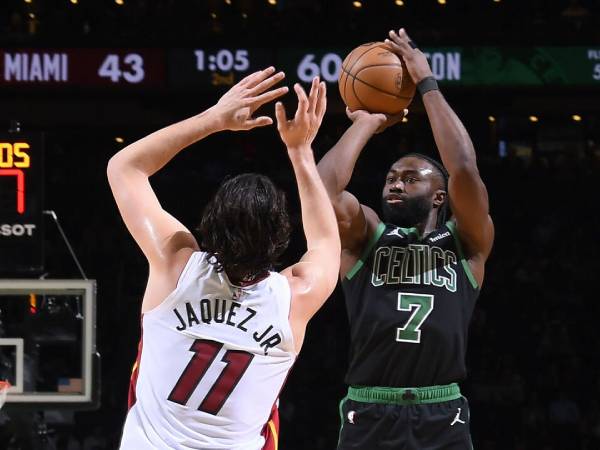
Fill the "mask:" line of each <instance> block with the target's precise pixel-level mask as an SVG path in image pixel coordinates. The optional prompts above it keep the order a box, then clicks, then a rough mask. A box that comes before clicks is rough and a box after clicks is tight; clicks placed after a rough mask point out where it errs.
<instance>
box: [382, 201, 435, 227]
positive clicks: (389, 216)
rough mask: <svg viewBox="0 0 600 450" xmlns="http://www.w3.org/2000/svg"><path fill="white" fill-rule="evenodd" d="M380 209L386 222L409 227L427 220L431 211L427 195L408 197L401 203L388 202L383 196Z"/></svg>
mask: <svg viewBox="0 0 600 450" xmlns="http://www.w3.org/2000/svg"><path fill="white" fill-rule="evenodd" d="M381 209H382V211H383V219H384V220H385V222H386V223H392V224H394V225H397V226H399V227H403V228H410V227H414V226H415V225H417V224H419V223H423V222H425V221H426V220H427V217H429V212H430V211H431V202H430V200H429V198H428V196H427V195H422V196H419V197H409V198H406V200H404V201H403V202H402V203H388V202H387V201H386V200H385V198H384V199H382V202H381Z"/></svg>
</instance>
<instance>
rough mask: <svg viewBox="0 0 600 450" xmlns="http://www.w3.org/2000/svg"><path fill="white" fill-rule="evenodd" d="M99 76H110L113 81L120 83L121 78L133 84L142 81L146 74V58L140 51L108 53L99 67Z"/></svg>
mask: <svg viewBox="0 0 600 450" xmlns="http://www.w3.org/2000/svg"><path fill="white" fill-rule="evenodd" d="M98 76H100V77H102V78H109V79H110V81H112V82H113V83H118V82H119V81H121V79H123V80H125V81H126V82H128V83H132V84H135V83H140V82H141V81H144V76H145V72H144V58H142V56H141V55H139V54H138V53H128V54H127V55H124V56H122V55H116V54H109V55H106V58H104V61H102V64H101V65H100V68H99V69H98Z"/></svg>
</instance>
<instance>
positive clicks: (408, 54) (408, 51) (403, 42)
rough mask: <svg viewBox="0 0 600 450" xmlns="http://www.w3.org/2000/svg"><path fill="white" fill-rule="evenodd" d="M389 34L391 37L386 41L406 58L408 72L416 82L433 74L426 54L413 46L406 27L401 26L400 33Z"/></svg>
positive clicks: (391, 32) (393, 49)
mask: <svg viewBox="0 0 600 450" xmlns="http://www.w3.org/2000/svg"><path fill="white" fill-rule="evenodd" d="M389 36H390V38H389V39H386V40H385V43H386V44H388V45H389V46H390V49H391V50H392V51H393V52H394V53H396V54H397V55H398V56H401V57H402V58H403V59H404V62H405V63H406V68H407V69H408V73H409V74H410V77H411V78H412V80H413V82H414V83H415V84H419V81H421V80H422V79H423V78H426V77H430V76H433V73H432V72H431V67H429V63H428V62H427V58H426V57H425V54H424V53H423V52H422V51H421V50H419V49H418V48H413V46H414V44H413V42H412V41H411V40H410V38H409V37H408V34H406V30H404V28H400V30H399V31H398V33H396V32H395V31H390V32H389ZM411 44H412V45H411Z"/></svg>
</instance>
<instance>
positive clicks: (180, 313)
mask: <svg viewBox="0 0 600 450" xmlns="http://www.w3.org/2000/svg"><path fill="white" fill-rule="evenodd" d="M208 259H209V257H208V255H207V254H206V253H204V252H195V253H193V254H192V256H191V257H190V259H189V261H188V262H187V264H186V266H185V268H184V270H183V272H182V274H181V277H180V279H179V281H178V283H177V287H176V288H175V290H174V291H173V292H172V293H171V294H170V295H169V296H168V297H167V298H166V299H165V300H164V301H163V302H162V303H161V304H160V305H159V306H158V307H156V308H154V309H152V310H151V311H149V312H146V313H144V314H143V317H142V341H141V345H140V355H139V356H138V367H137V370H138V372H137V382H136V383H135V386H134V388H135V403H134V404H133V405H132V406H131V407H130V409H129V412H128V414H127V418H126V420H125V426H124V429H123V436H122V439H121V449H123V450H141V449H144V450H146V449H147V450H150V449H181V450H189V449H194V450H198V449H203V450H208V449H229V450H259V449H261V448H262V447H263V445H264V443H265V439H264V437H263V436H262V435H261V431H262V430H263V428H264V427H265V425H266V424H267V421H268V420H269V416H270V413H271V409H272V407H273V405H274V403H275V402H276V400H277V397H278V395H279V392H280V390H281V388H282V387H283V383H284V382H285V379H286V377H287V375H288V372H289V370H290V368H291V367H292V364H293V363H294V360H295V358H296V352H295V349H294V342H293V337H292V331H291V328H290V325H289V312H290V300H291V292H290V287H289V284H288V281H287V279H286V278H285V277H284V276H282V275H280V274H278V273H275V272H271V273H270V274H269V276H268V277H267V278H265V279H263V280H262V281H260V282H258V283H256V284H254V285H251V286H247V287H238V286H234V285H232V284H231V283H230V281H229V279H228V278H227V275H226V274H225V273H224V272H220V273H219V272H217V271H216V270H215V267H214V266H213V265H212V264H210V263H209V261H208Z"/></svg>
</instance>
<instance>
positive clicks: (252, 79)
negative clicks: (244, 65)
mask: <svg viewBox="0 0 600 450" xmlns="http://www.w3.org/2000/svg"><path fill="white" fill-rule="evenodd" d="M274 72H275V67H273V66H271V67H267V68H266V69H264V70H259V71H258V72H254V73H253V74H250V75H248V76H247V77H246V78H244V79H243V80H242V81H240V82H239V84H240V85H242V86H244V87H246V88H250V89H251V88H253V87H254V86H256V85H257V84H258V83H260V82H261V81H263V80H265V79H267V78H268V77H270V76H271V75H273V73H274Z"/></svg>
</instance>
